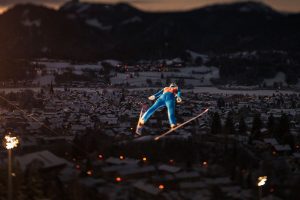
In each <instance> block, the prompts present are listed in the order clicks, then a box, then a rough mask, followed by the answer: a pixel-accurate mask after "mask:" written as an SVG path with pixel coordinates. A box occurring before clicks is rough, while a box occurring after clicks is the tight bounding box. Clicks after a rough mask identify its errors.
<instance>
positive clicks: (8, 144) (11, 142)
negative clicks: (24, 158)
mask: <svg viewBox="0 0 300 200" xmlns="http://www.w3.org/2000/svg"><path fill="white" fill-rule="evenodd" d="M18 144H19V140H18V138H17V137H12V136H11V134H10V133H9V134H8V135H6V136H5V137H4V145H5V148H6V149H7V152H8V162H7V163H8V194H7V198H8V200H12V179H11V175H12V164H11V157H12V149H13V148H15V147H17V146H18Z"/></svg>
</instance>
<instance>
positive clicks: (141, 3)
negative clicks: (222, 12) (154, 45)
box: [0, 0, 300, 12]
mask: <svg viewBox="0 0 300 200" xmlns="http://www.w3.org/2000/svg"><path fill="white" fill-rule="evenodd" d="M67 1H68V0H0V12H3V10H5V9H7V8H8V7H10V6H12V5H14V4H16V3H26V2H31V3H37V4H44V5H47V6H51V7H54V8H57V7H59V6H60V5H61V4H63V3H65V2H67ZM81 1H82V2H84V1H88V2H101V3H117V2H128V3H131V4H132V5H134V6H135V7H138V8H140V9H142V10H148V11H178V10H188V9H193V8H197V7H203V6H206V5H210V4H215V3H229V2H236V1H240V2H241V1H242V0H81ZM258 1H260V2H264V3H266V4H268V5H270V6H271V7H273V8H275V9H276V10H280V11H285V12H300V0H258Z"/></svg>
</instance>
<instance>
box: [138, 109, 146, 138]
mask: <svg viewBox="0 0 300 200" xmlns="http://www.w3.org/2000/svg"><path fill="white" fill-rule="evenodd" d="M147 109H148V106H147V104H143V105H142V109H141V112H140V116H139V120H138V123H137V125H136V129H135V133H136V134H137V135H139V136H140V135H141V133H140V130H139V129H141V128H139V121H140V119H141V118H142V116H143V114H144V113H145V112H146V111H147Z"/></svg>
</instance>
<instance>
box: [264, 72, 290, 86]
mask: <svg viewBox="0 0 300 200" xmlns="http://www.w3.org/2000/svg"><path fill="white" fill-rule="evenodd" d="M264 83H265V84H266V85H267V86H273V85H274V83H277V84H282V86H287V83H286V76H285V74H284V73H283V72H278V73H277V74H276V75H275V77H274V78H269V79H265V80H264Z"/></svg>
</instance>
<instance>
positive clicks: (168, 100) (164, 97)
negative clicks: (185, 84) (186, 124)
mask: <svg viewBox="0 0 300 200" xmlns="http://www.w3.org/2000/svg"><path fill="white" fill-rule="evenodd" d="M154 96H155V99H157V100H156V102H155V103H154V104H153V105H152V106H151V107H150V108H149V109H148V110H147V111H146V112H145V113H144V114H143V116H142V119H143V120H144V122H146V121H147V120H148V119H149V118H150V117H151V116H152V115H153V113H154V112H155V111H156V110H157V109H158V108H161V107H164V106H166V107H167V109H168V118H169V123H170V125H172V124H174V125H176V118H175V100H176V97H181V92H180V89H179V88H178V87H175V88H173V87H165V88H164V89H162V90H160V91H159V92H157V93H156V94H154Z"/></svg>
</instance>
